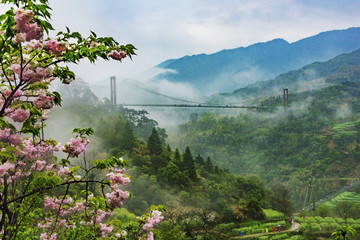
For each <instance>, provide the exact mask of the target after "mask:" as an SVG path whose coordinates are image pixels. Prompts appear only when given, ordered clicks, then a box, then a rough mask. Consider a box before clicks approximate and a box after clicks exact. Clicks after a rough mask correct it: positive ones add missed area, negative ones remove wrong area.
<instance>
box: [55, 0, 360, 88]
mask: <svg viewBox="0 0 360 240" xmlns="http://www.w3.org/2000/svg"><path fill="white" fill-rule="evenodd" d="M50 6H51V7H52V8H53V17H52V19H53V22H52V24H53V26H54V27H55V28H56V30H64V29H65V26H68V27H69V28H70V29H71V30H72V31H79V32H81V33H82V34H85V35H88V33H89V30H92V31H94V32H96V33H97V34H98V36H112V37H114V38H115V39H116V40H117V41H118V42H120V43H123V44H127V43H132V44H134V45H135V46H136V47H137V48H138V51H137V53H138V56H135V57H134V59H133V61H130V60H129V59H126V60H125V61H124V62H123V63H118V62H106V63H104V62H99V63H97V64H96V65H95V66H94V65H91V64H88V63H86V62H85V63H81V64H80V65H79V66H77V67H75V68H73V69H75V71H76V73H77V75H78V76H80V77H82V78H84V79H85V80H87V81H89V82H91V83H95V82H98V81H101V80H103V79H106V78H108V77H109V76H111V75H115V76H119V77H121V76H122V77H131V76H137V75H139V74H140V73H143V71H144V70H148V69H151V68H152V67H153V66H155V65H157V64H159V63H160V62H162V61H164V60H167V59H171V58H180V57H183V56H185V55H193V54H199V53H207V54H210V53H214V52H217V51H220V50H222V49H232V48H237V47H241V46H244V47H245V46H248V45H251V44H253V43H257V42H266V41H269V40H272V39H274V38H283V39H285V40H286V41H288V42H294V41H297V40H299V39H302V38H305V37H309V36H312V35H315V34H318V33H320V32H323V31H328V30H334V29H346V28H349V27H358V26H360V14H359V12H360V1H358V0H336V1H335V0H50Z"/></svg>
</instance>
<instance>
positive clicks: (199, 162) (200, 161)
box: [195, 154, 205, 165]
mask: <svg viewBox="0 0 360 240" xmlns="http://www.w3.org/2000/svg"><path fill="white" fill-rule="evenodd" d="M195 163H197V164H199V165H204V164H205V162H204V159H203V158H202V157H201V156H200V154H198V155H197V156H196V158H195Z"/></svg>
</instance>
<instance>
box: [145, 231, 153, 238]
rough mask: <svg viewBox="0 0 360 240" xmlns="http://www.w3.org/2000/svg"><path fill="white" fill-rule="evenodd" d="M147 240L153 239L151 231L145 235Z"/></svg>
mask: <svg viewBox="0 0 360 240" xmlns="http://www.w3.org/2000/svg"><path fill="white" fill-rule="evenodd" d="M146 239H147V240H154V233H153V232H149V234H148V235H147V238H146Z"/></svg>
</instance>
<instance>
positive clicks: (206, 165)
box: [205, 157, 213, 173]
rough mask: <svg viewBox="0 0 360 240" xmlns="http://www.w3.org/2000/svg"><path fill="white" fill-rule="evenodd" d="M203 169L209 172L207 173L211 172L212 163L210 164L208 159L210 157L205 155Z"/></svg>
mask: <svg viewBox="0 0 360 240" xmlns="http://www.w3.org/2000/svg"><path fill="white" fill-rule="evenodd" d="M205 170H206V171H207V172H209V173H211V172H212V171H213V165H212V162H211V160H210V157H207V159H206V163H205Z"/></svg>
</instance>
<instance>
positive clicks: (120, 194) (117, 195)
mask: <svg viewBox="0 0 360 240" xmlns="http://www.w3.org/2000/svg"><path fill="white" fill-rule="evenodd" d="M129 196H130V194H129V192H127V191H122V190H121V189H117V190H115V191H112V192H110V193H107V194H106V197H107V198H108V200H109V204H110V205H111V206H113V207H120V206H122V205H123V202H124V200H125V199H126V198H128V197H129Z"/></svg>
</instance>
